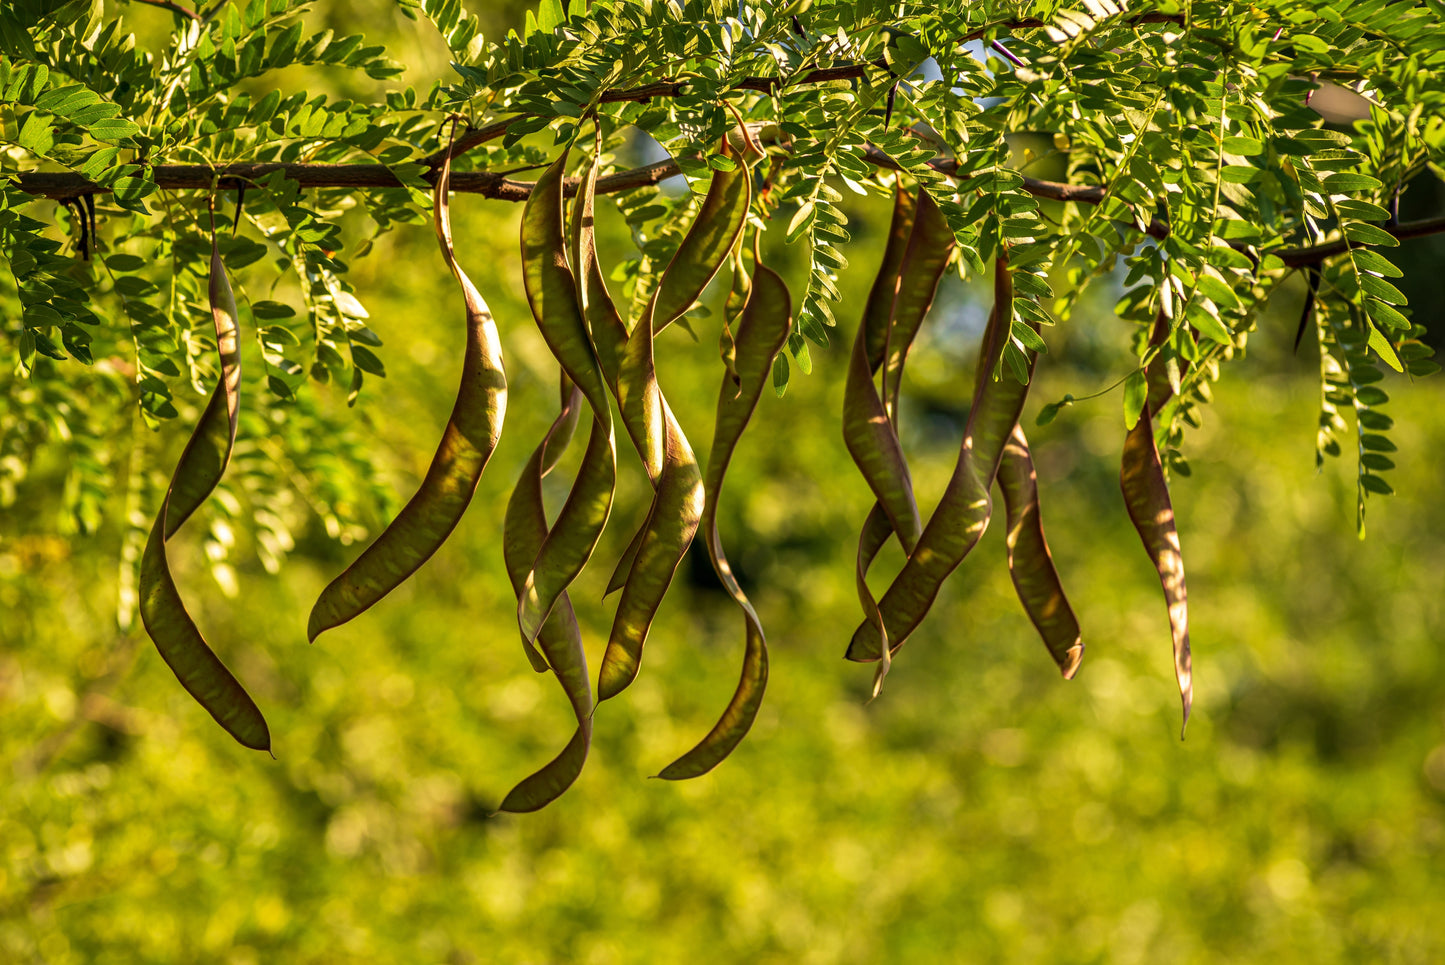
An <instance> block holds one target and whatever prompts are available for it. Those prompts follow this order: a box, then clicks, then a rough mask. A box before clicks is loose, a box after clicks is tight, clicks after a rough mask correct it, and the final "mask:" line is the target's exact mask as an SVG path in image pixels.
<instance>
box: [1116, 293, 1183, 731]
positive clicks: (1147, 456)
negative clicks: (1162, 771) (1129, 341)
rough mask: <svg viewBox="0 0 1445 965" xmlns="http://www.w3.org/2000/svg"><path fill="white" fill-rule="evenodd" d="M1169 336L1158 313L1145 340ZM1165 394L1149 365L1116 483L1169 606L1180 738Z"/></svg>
mask: <svg viewBox="0 0 1445 965" xmlns="http://www.w3.org/2000/svg"><path fill="white" fill-rule="evenodd" d="M1168 336H1169V322H1168V319H1167V318H1166V317H1165V316H1163V315H1161V316H1160V317H1159V318H1158V319H1156V321H1155V324H1154V331H1153V333H1152V336H1151V339H1150V344H1151V345H1159V344H1162V343H1163V341H1164V339H1166V338H1168ZM1157 361H1158V360H1157V359H1156V362H1157ZM1170 395H1172V390H1171V389H1170V388H1169V383H1168V378H1167V376H1166V375H1165V374H1164V366H1163V365H1162V364H1154V365H1150V367H1149V395H1148V398H1147V399H1146V400H1145V402H1144V410H1143V412H1142V413H1140V416H1139V421H1138V422H1136V423H1134V427H1133V428H1132V429H1130V430H1129V434H1128V435H1127V436H1125V437H1124V456H1123V460H1122V462H1121V465H1120V468H1119V487H1120V489H1122V490H1123V492H1124V505H1125V507H1126V508H1127V509H1128V511H1129V519H1130V521H1131V522H1133V524H1134V529H1135V530H1137V531H1138V533H1139V538H1140V539H1141V540H1143V541H1144V549H1145V551H1146V552H1148V554H1149V559H1150V560H1151V561H1153V563H1154V569H1155V570H1157V571H1158V573H1159V583H1160V585H1161V586H1162V587H1163V588H1164V601H1165V603H1167V604H1168V606H1169V630H1170V634H1171V636H1172V637H1173V646H1174V678H1175V680H1176V681H1177V682H1178V684H1179V699H1180V702H1181V704H1182V705H1183V709H1184V722H1183V725H1181V727H1180V730H1179V736H1180V737H1181V738H1182V737H1183V736H1184V728H1185V727H1187V726H1188V725H1189V711H1190V709H1191V707H1192V706H1193V704H1194V669H1193V668H1194V662H1193V657H1192V655H1191V653H1190V649H1189V590H1188V587H1187V586H1186V585H1185V582H1184V557H1183V554H1182V553H1181V551H1180V547H1179V530H1178V529H1177V528H1176V526H1175V524H1174V504H1173V502H1172V501H1171V500H1170V498H1169V483H1168V482H1167V481H1166V480H1165V478H1164V467H1163V465H1162V464H1161V463H1160V460H1159V448H1158V446H1156V445H1155V442H1154V413H1155V412H1157V411H1158V410H1159V409H1160V408H1163V406H1164V403H1165V402H1167V401H1168V399H1169V397H1170Z"/></svg>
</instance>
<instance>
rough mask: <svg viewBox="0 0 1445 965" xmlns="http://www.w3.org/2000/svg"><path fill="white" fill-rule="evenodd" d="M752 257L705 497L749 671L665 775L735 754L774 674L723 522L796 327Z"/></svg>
mask: <svg viewBox="0 0 1445 965" xmlns="http://www.w3.org/2000/svg"><path fill="white" fill-rule="evenodd" d="M753 257H754V265H755V269H756V270H755V273H754V277H753V281H752V292H751V294H750V296H749V298H748V301H747V304H746V307H745V308H744V309H743V312H742V318H741V320H740V321H739V323H738V330H737V339H736V342H735V346H736V355H735V363H736V369H735V370H734V371H735V372H736V374H737V382H736V383H735V382H734V381H733V378H732V376H731V375H724V377H723V382H722V387H721V388H720V389H719V390H718V403H717V422H716V429H715V430H714V432H713V441H712V450H711V452H710V453H709V454H708V460H707V474H706V476H705V477H704V479H703V490H704V493H705V502H704V504H703V511H702V520H701V524H700V526H701V529H702V532H703V534H704V537H705V539H706V541H707V552H708V557H709V558H710V559H711V560H712V566H713V569H714V570H715V571H716V572H717V575H718V579H719V580H721V581H722V584H723V587H724V588H725V589H726V590H727V591H728V593H729V594H730V595H731V596H732V598H733V599H734V600H735V601H737V604H738V606H739V607H741V608H742V611H743V622H744V624H745V628H746V634H747V643H746V649H745V650H744V654H743V669H742V676H741V678H740V679H739V680H738V686H737V689H736V690H735V691H734V693H733V697H732V700H731V701H729V703H728V706H727V709H726V710H725V711H724V712H723V715H722V717H721V718H720V719H719V720H718V722H717V724H716V725H715V726H714V727H713V729H712V730H711V731H709V732H708V734H707V736H705V737H704V738H703V739H702V740H701V741H700V742H698V744H697V746H696V747H694V748H693V749H692V750H690V751H688V752H687V753H686V754H684V755H682V756H681V757H679V758H678V759H677V760H675V761H673V762H672V763H671V764H669V765H668V766H667V767H665V768H663V770H662V772H661V773H660V774H658V775H657V776H658V777H661V778H664V779H666V780H680V779H683V778H689V777H697V776H698V775H700V774H706V773H707V772H708V771H710V770H712V769H713V768H714V767H716V766H717V765H718V764H719V763H721V762H722V760H723V759H724V758H726V757H727V756H728V755H729V754H731V753H732V751H733V748H735V747H737V745H738V742H739V741H741V740H742V739H743V737H744V736H745V735H746V734H747V732H748V729H749V728H751V727H752V725H753V719H754V718H756V717H757V714H758V708H759V707H760V706H761V705H762V701H763V690H764V689H765V688H766V687H767V682H768V643H767V638H766V637H765V636H764V635H763V626H762V623H761V622H760V621H759V620H758V614H757V611H756V610H754V609H753V605H752V603H751V601H749V600H748V597H747V594H745V593H744V592H743V590H742V587H740V586H739V585H738V581H737V578H736V577H735V576H734V575H733V571H732V567H731V566H730V565H729V564H728V558H727V554H725V553H724V552H723V546H722V540H721V538H720V537H719V536H718V530H717V507H718V499H719V497H720V496H721V494H722V484H723V478H724V476H725V475H726V474H727V469H728V463H729V461H730V460H731V459H732V454H733V450H734V449H735V448H736V447H737V444H738V440H739V439H740V438H742V434H743V430H745V429H746V428H747V425H748V422H749V421H750V420H751V419H752V415H753V410H754V409H755V408H757V404H758V399H759V397H760V396H761V395H762V392H763V386H764V385H766V384H767V381H768V377H769V376H770V375H771V373H772V371H773V359H775V358H777V356H778V353H779V352H780V351H782V348H783V345H784V344H786V343H787V340H788V333H789V331H791V329H792V321H793V320H792V314H793V309H792V299H791V297H790V296H789V294H788V288H787V286H786V285H785V284H784V283H783V279H782V278H780V277H779V276H778V274H777V273H776V272H774V271H773V270H772V269H770V268H768V267H767V266H765V265H764V264H762V262H761V261H759V260H758V259H757V251H756V248H755V249H754V255H753Z"/></svg>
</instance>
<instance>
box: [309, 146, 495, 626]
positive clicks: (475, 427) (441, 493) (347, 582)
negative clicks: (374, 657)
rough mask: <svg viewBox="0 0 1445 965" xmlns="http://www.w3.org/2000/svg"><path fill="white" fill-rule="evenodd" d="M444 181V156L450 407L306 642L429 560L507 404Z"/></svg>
mask: <svg viewBox="0 0 1445 965" xmlns="http://www.w3.org/2000/svg"><path fill="white" fill-rule="evenodd" d="M450 184H451V159H450V157H448V159H447V160H446V161H444V162H443V163H442V169H441V173H440V174H439V175H438V177H437V181H436V186H435V188H434V189H433V193H432V199H433V200H432V207H433V212H434V215H435V219H434V220H435V226H436V235H437V242H438V243H439V244H440V245H441V249H442V257H443V258H445V259H446V263H447V267H449V268H450V269H451V272H452V275H453V276H454V277H455V278H456V280H457V283H458V284H459V285H461V288H462V296H463V299H464V301H465V303H466V311H467V341H466V355H465V357H464V360H463V363H462V380H461V387H460V388H459V389H458V390H457V401H456V405H455V406H454V407H453V408H452V414H451V418H450V419H448V420H447V426H446V430H445V432H444V433H443V434H442V441H441V444H440V445H439V446H438V447H437V451H436V455H435V456H433V457H432V461H431V465H430V466H429V467H428V468H427V472H426V477H425V478H424V479H423V480H422V482H421V486H420V487H419V488H418V489H417V491H416V494H415V495H414V496H412V498H411V500H410V501H409V502H408V503H407V504H406V506H404V507H403V508H402V510H401V512H400V513H398V514H397V517H396V519H394V520H392V522H391V525H390V526H388V527H387V528H386V529H385V530H383V531H382V533H381V535H379V536H377V538H376V539H375V540H374V541H372V543H371V545H370V546H368V547H367V548H366V549H365V550H364V551H363V552H362V554H361V555H360V556H359V557H357V559H356V561H355V562H354V563H352V564H351V566H349V567H347V569H346V571H345V572H343V573H342V574H341V575H340V576H338V577H337V578H336V579H334V580H332V581H331V584H330V585H329V586H327V587H326V589H325V590H323V591H322V592H321V596H320V598H319V599H317V601H316V605H315V606H314V607H312V609H311V618H310V620H309V621H308V624H307V628H306V635H307V637H308V638H310V639H311V640H315V639H316V637H317V636H318V635H319V634H320V633H321V632H322V631H324V630H329V629H330V628H332V627H335V626H340V625H341V624H343V623H345V622H347V621H348V620H350V619H352V618H353V617H355V616H357V615H358V614H360V613H362V612H363V611H365V610H366V609H368V608H369V607H371V606H372V605H373V604H375V603H376V602H377V601H378V600H380V599H381V598H382V597H384V596H386V594H388V593H390V592H391V591H392V590H394V589H395V588H396V587H397V586H399V585H400V584H401V582H402V581H403V580H405V579H406V578H407V577H408V576H410V575H411V574H412V573H415V572H416V570H417V568H418V567H420V566H421V565H422V564H423V563H425V562H426V561H427V560H428V559H430V558H431V556H432V554H433V553H435V552H436V551H437V549H438V548H440V546H441V545H442V543H443V542H445V540H446V538H447V536H449V535H450V534H451V531H452V530H453V529H455V528H456V525H457V523H458V522H460V521H461V518H462V513H464V512H465V511H466V508H467V504H468V503H470V502H471V499H472V493H474V492H475V491H476V488H477V482H478V481H479V480H480V479H481V478H482V470H483V469H485V468H486V465H487V460H489V459H490V458H491V456H492V451H493V450H494V449H495V448H496V447H497V440H498V439H499V438H500V437H501V433H502V420H503V418H504V416H505V414H506V409H507V377H506V373H505V372H503V370H502V344H501V341H500V339H499V338H498V337H497V326H496V323H495V322H493V320H492V313H491V312H490V311H489V310H488V309H487V303H486V302H485V301H483V300H482V296H481V294H480V293H479V292H478V291H477V289H476V286H475V285H473V284H472V282H471V279H469V278H468V277H467V275H466V272H464V271H462V268H461V266H460V265H459V264H457V257H456V249H455V248H454V247H453V245H452V231H451V209H450V202H449V200H448V197H447V192H448V188H449V186H450Z"/></svg>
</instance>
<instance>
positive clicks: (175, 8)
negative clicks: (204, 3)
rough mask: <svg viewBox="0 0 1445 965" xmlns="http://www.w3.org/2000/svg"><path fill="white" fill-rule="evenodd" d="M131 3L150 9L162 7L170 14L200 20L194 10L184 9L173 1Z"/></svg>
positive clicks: (133, 0)
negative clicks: (141, 4) (143, 5)
mask: <svg viewBox="0 0 1445 965" xmlns="http://www.w3.org/2000/svg"><path fill="white" fill-rule="evenodd" d="M131 2H132V3H144V4H149V5H150V6H152V7H164V8H165V9H167V10H169V11H171V12H172V13H178V14H180V15H181V16H183V17H189V18H190V19H192V20H200V19H201V15H200V14H198V13H196V12H195V11H194V10H190V9H187V8H186V7H183V6H181V5H180V4H179V3H176V2H175V0H131Z"/></svg>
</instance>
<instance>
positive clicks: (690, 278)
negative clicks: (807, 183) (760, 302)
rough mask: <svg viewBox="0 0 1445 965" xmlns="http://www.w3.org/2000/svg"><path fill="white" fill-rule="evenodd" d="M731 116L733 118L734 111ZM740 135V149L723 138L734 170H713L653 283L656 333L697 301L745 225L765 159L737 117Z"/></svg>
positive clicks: (653, 316)
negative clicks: (758, 164)
mask: <svg viewBox="0 0 1445 965" xmlns="http://www.w3.org/2000/svg"><path fill="white" fill-rule="evenodd" d="M733 116H734V117H736V116H737V114H736V112H734V114H733ZM738 131H739V141H740V145H741V148H740V150H739V149H735V148H734V147H733V145H732V140H731V139H730V138H728V137H724V138H723V141H722V148H721V149H720V152H719V153H721V154H722V156H723V157H725V158H727V159H728V160H730V161H732V162H733V164H734V167H733V169H732V170H731V171H716V170H715V171H713V173H712V179H711V180H710V181H709V183H708V189H707V197H705V198H703V201H702V205H701V207H699V208H698V211H697V217H696V218H695V219H694V220H693V223H692V226H691V227H690V228H688V231H687V234H686V235H685V236H684V237H683V239H682V243H681V244H679V245H678V247H677V252H676V253H675V254H674V255H673V257H672V262H671V263H670V264H669V265H668V267H667V270H666V271H665V272H664V273H663V276H662V279H661V280H660V281H659V282H658V283H657V291H656V292H654V293H653V300H652V305H651V309H650V314H651V316H652V331H653V334H654V335H655V334H657V333H659V332H661V331H662V330H663V329H665V328H667V326H669V325H671V324H672V323H673V322H675V321H676V320H677V319H679V318H681V317H682V315H683V313H684V312H686V311H687V310H688V309H689V308H691V307H692V304H693V302H695V301H697V299H698V296H700V295H701V294H702V292H703V289H704V288H706V287H707V286H708V283H709V282H711V281H712V280H713V277H714V276H715V275H716V274H717V273H718V269H720V268H722V265H723V262H724V261H726V260H727V257H728V254H729V253H730V252H731V251H732V250H733V247H734V246H735V245H736V244H737V240H738V237H739V236H740V235H741V234H742V232H743V225H744V224H746V223H747V220H748V206H749V205H751V204H752V197H753V177H752V168H751V165H752V163H753V162H754V161H755V160H756V159H758V158H760V157H763V156H764V155H763V149H762V148H760V147H758V144H757V142H756V141H754V140H753V136H752V134H751V133H750V132H749V131H748V128H747V125H746V124H744V123H742V121H741V119H739V121H738Z"/></svg>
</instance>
